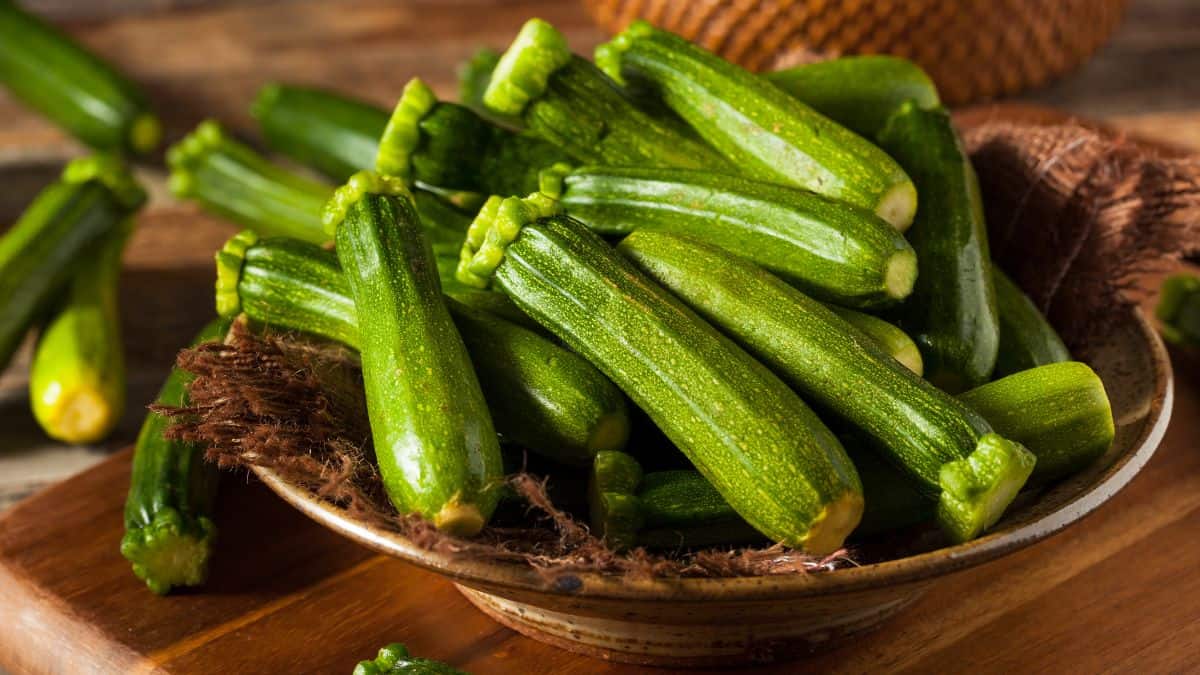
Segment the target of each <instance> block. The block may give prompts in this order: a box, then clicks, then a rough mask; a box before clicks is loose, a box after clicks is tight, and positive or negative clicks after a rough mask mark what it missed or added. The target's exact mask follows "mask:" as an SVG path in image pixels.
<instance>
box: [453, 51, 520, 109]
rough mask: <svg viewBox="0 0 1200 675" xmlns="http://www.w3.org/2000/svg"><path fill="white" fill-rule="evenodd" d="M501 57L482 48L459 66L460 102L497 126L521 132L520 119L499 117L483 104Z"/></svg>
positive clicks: (497, 53)
mask: <svg viewBox="0 0 1200 675" xmlns="http://www.w3.org/2000/svg"><path fill="white" fill-rule="evenodd" d="M500 56H501V54H500V52H498V51H496V50H495V49H492V48H491V47H481V48H479V49H478V50H477V51H476V52H475V53H474V54H472V55H471V58H470V59H467V60H466V61H464V62H462V63H460V64H459V65H458V102H459V103H461V104H463V105H465V106H467V107H468V108H470V109H471V110H474V111H475V112H476V113H478V114H479V116H480V117H482V118H484V119H486V120H488V121H489V122H491V123H493V124H495V125H497V126H501V127H505V128H507V129H514V130H519V129H520V128H521V127H522V126H523V124H522V122H521V118H520V117H516V116H513V115H498V114H496V113H494V112H492V111H491V110H488V107H487V106H486V105H484V104H483V95H484V93H485V92H486V91H487V88H488V85H489V84H491V82H492V73H493V72H494V71H495V70H496V66H497V65H499V63H500Z"/></svg>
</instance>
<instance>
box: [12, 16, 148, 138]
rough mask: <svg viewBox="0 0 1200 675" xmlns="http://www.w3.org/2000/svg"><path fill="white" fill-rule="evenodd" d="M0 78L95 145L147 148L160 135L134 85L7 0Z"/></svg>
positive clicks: (31, 104) (22, 98) (19, 96)
mask: <svg viewBox="0 0 1200 675" xmlns="http://www.w3.org/2000/svg"><path fill="white" fill-rule="evenodd" d="M0 84H3V85H4V86H5V87H7V88H8V90H9V91H10V92H12V94H13V96H14V97H16V98H17V99H19V100H20V101H22V102H24V103H25V104H26V105H28V106H29V107H31V108H33V109H34V110H37V111H38V112H39V113H41V114H43V115H45V116H46V117H48V118H49V119H51V120H52V121H53V122H54V123H56V124H58V125H59V126H61V127H62V128H63V129H66V130H67V131H68V132H70V133H71V134H72V135H74V136H75V137H76V138H78V139H79V140H81V141H83V142H84V143H86V144H88V145H90V146H92V147H93V148H96V149H97V150H102V151H106V152H117V153H120V152H135V153H138V154H147V153H150V152H151V151H153V150H155V149H156V148H157V147H158V144H159V143H160V142H161V141H162V125H161V124H160V123H159V121H158V118H157V117H156V116H155V115H154V113H153V112H152V111H151V110H150V106H149V104H148V103H147V101H146V97H145V96H144V95H143V94H142V92H141V91H140V90H139V89H138V88H137V86H136V85H134V84H133V83H132V82H130V81H129V80H128V79H126V78H125V77H124V76H123V75H121V74H120V73H118V72H117V71H116V70H115V69H113V67H112V66H111V65H109V64H107V63H105V62H104V61H102V60H101V59H100V58H98V57H97V56H96V55H95V54H93V53H91V52H89V51H88V50H87V49H85V48H84V47H83V46H82V45H80V44H79V43H77V42H75V41H74V40H73V39H71V38H70V37H68V36H67V35H65V34H64V33H62V32H60V31H59V30H58V29H56V28H54V27H53V26H51V25H50V24H48V23H46V22H45V21H42V20H41V19H39V18H37V17H35V16H33V15H32V14H29V13H28V12H25V11H24V10H22V9H21V8H20V7H19V6H18V5H17V4H16V3H15V2H12V1H11V0H0Z"/></svg>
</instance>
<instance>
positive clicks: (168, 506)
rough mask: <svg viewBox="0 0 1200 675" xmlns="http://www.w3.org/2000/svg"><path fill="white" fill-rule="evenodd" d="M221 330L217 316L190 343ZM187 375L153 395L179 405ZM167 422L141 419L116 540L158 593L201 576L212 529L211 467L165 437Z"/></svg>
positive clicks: (220, 335) (176, 374)
mask: <svg viewBox="0 0 1200 675" xmlns="http://www.w3.org/2000/svg"><path fill="white" fill-rule="evenodd" d="M228 331H229V321H228V320H227V319H217V320H215V321H213V322H211V323H209V324H208V325H207V326H206V327H205V328H204V329H203V330H201V331H200V334H199V335H197V336H196V339H195V341H194V342H193V343H192V344H193V345H197V344H202V343H205V342H212V341H217V340H222V339H224V338H225V335H226V333H228ZM191 381H192V375H191V373H189V372H187V371H186V370H183V369H182V368H175V369H173V370H172V371H171V374H170V375H168V376H167V380H166V382H164V383H163V386H162V390H161V391H160V392H159V394H158V399H157V400H156V402H157V403H158V404H159V405H166V406H176V407H183V406H186V405H187V400H188V398H187V388H188V384H189V383H191ZM169 426H171V420H170V418H168V417H167V416H165V415H162V414H159V413H156V412H151V413H148V414H147V415H146V420H145V421H144V422H142V430H141V431H140V432H139V433H138V437H137V444H136V445H135V446H134V450H133V473H132V475H131V476H130V478H129V496H128V497H127V498H126V500H125V536H124V537H123V538H122V539H121V555H123V556H125V558H126V559H127V560H128V561H129V562H130V563H132V564H133V573H134V574H136V575H137V577H138V578H139V579H141V580H142V581H144V582H146V585H147V586H149V587H150V590H152V591H154V592H155V593H157V594H159V595H165V594H166V593H167V592H168V591H170V590H171V588H172V587H174V586H198V585H200V584H202V583H204V580H205V578H206V577H207V576H208V561H209V558H210V557H211V556H212V550H213V541H214V539H215V538H216V533H217V528H216V525H214V524H213V521H212V514H213V500H214V498H215V497H216V491H217V482H218V479H219V477H220V475H219V474H218V472H217V467H216V465H215V464H209V463H206V462H205V461H204V447H203V446H201V445H198V444H196V443H187V442H184V441H174V440H169V439H167V438H166V437H165V436H164V435H163V434H164V432H165V431H166V430H167V428H168V427H169Z"/></svg>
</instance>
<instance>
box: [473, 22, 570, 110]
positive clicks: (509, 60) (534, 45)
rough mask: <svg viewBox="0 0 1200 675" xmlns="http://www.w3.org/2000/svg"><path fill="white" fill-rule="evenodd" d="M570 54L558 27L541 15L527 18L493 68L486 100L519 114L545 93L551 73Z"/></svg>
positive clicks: (492, 107) (490, 106) (493, 107)
mask: <svg viewBox="0 0 1200 675" xmlns="http://www.w3.org/2000/svg"><path fill="white" fill-rule="evenodd" d="M571 58H572V54H571V50H570V48H568V47H567V40H566V38H564V37H563V35H562V33H560V32H558V29H556V28H555V27H554V26H552V25H550V24H549V23H548V22H546V21H543V20H542V19H530V20H529V21H526V22H525V25H524V26H522V27H521V32H519V33H517V37H516V38H515V39H514V40H513V42H512V44H511V45H510V46H509V48H508V50H507V51H505V52H504V55H503V56H501V57H500V62H499V63H497V64H496V69H495V70H494V71H492V80H491V82H489V83H488V87H487V90H486V91H484V93H483V104H484V105H485V106H487V108H488V109H489V110H492V111H494V112H497V113H500V114H502V115H520V114H521V113H522V112H524V110H525V106H527V105H529V102H530V101H532V100H534V99H536V98H540V97H541V96H542V94H544V93H545V91H546V86H547V83H548V82H549V81H550V76H551V75H553V74H554V73H555V71H557V70H558V69H559V68H562V67H563V66H565V65H567V63H569V62H570V61H571Z"/></svg>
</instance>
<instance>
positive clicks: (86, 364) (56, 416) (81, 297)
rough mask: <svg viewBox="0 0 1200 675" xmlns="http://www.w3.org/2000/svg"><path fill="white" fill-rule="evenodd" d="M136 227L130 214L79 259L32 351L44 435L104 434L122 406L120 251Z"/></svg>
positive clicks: (32, 386)
mask: <svg viewBox="0 0 1200 675" xmlns="http://www.w3.org/2000/svg"><path fill="white" fill-rule="evenodd" d="M132 231H133V222H132V219H127V220H126V222H125V223H124V224H123V225H122V226H120V227H118V228H117V229H116V230H115V231H114V232H112V233H111V234H109V235H108V236H107V237H106V238H105V239H104V240H103V241H102V242H100V243H99V245H98V247H97V249H96V251H95V252H94V254H92V255H91V256H90V257H87V258H86V259H85V260H83V262H82V263H81V264H80V265H79V267H78V269H77V270H76V272H75V276H74V277H73V278H72V279H71V281H70V283H69V285H68V288H67V291H66V298H65V300H64V301H63V304H62V307H61V308H59V310H58V311H57V312H56V313H55V315H54V317H53V318H52V319H51V320H50V323H49V324H47V325H46V327H45V328H44V329H43V330H42V334H41V336H40V338H39V340H38V345H37V350H36V351H35V352H34V355H33V364H32V365H31V366H30V368H29V400H30V403H31V405H32V408H33V416H34V418H35V419H36V420H37V421H38V424H39V425H41V427H42V430H43V431H45V432H46V435H48V436H50V437H51V438H54V439H57V440H60V441H63V442H65V443H75V444H82V443H96V442H99V441H101V440H103V439H104V438H105V437H107V436H108V434H109V433H111V432H112V430H113V428H114V427H115V426H116V425H117V422H118V421H120V419H121V414H122V413H123V412H124V410H125V352H124V349H123V345H122V343H121V310H120V307H119V304H118V296H119V295H120V277H121V254H122V253H124V251H125V242H127V241H128V240H129V235H130V233H131V232H132Z"/></svg>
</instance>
